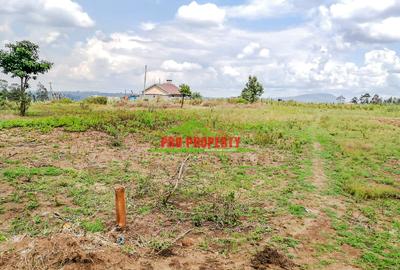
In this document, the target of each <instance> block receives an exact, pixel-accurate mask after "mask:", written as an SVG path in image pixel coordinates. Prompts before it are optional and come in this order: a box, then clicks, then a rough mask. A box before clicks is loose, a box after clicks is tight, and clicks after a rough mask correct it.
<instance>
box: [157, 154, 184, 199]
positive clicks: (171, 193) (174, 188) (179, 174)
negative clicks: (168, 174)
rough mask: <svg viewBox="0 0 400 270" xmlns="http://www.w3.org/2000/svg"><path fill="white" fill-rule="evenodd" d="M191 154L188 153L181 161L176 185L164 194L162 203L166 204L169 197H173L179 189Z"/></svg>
mask: <svg viewBox="0 0 400 270" xmlns="http://www.w3.org/2000/svg"><path fill="white" fill-rule="evenodd" d="M189 158H190V155H188V156H187V157H186V158H185V159H184V160H183V161H182V163H181V165H180V167H179V170H178V173H177V177H176V181H175V185H174V187H173V188H172V189H171V190H170V191H169V192H168V193H167V194H166V195H165V196H164V198H163V200H162V203H163V205H166V204H167V203H168V201H169V199H170V198H171V196H172V195H173V194H174V193H175V191H176V190H177V188H178V186H179V183H180V181H181V179H182V177H183V172H184V168H185V165H186V162H187V161H188V160H189Z"/></svg>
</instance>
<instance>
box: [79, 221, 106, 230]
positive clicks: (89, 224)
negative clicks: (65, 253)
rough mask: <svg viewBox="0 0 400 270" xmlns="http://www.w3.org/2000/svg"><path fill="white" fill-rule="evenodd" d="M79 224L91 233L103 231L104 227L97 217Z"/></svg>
mask: <svg viewBox="0 0 400 270" xmlns="http://www.w3.org/2000/svg"><path fill="white" fill-rule="evenodd" d="M81 226H82V228H83V229H84V230H85V231H87V232H91V233H97V232H103V231H104V229H105V228H104V224H103V222H102V221H101V220H99V219H96V220H95V221H83V222H82V223H81Z"/></svg>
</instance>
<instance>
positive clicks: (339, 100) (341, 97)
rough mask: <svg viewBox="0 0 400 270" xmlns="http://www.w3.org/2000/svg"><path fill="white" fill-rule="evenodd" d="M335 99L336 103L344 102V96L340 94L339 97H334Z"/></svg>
mask: <svg viewBox="0 0 400 270" xmlns="http://www.w3.org/2000/svg"><path fill="white" fill-rule="evenodd" d="M336 101H337V102H338V103H341V104H343V103H345V101H346V98H345V97H344V96H342V95H341V96H339V97H337V98H336Z"/></svg>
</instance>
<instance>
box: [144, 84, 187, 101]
mask: <svg viewBox="0 0 400 270" xmlns="http://www.w3.org/2000/svg"><path fill="white" fill-rule="evenodd" d="M143 97H144V98H158V97H161V98H174V97H182V95H181V93H180V92H179V88H178V87H177V86H176V85H175V84H173V83H172V80H167V82H165V83H159V84H153V85H152V86H150V87H149V88H147V89H146V90H144V92H143Z"/></svg>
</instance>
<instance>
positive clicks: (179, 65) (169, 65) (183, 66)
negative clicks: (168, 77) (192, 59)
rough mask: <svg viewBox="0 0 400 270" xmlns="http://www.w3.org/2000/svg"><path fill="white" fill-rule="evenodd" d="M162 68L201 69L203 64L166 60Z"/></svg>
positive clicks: (179, 69)
mask: <svg viewBox="0 0 400 270" xmlns="http://www.w3.org/2000/svg"><path fill="white" fill-rule="evenodd" d="M161 68H162V69H164V70H166V71H190V70H198V69H201V66H200V65H199V64H197V63H189V62H183V63H178V62H176V61H174V60H166V61H164V62H163V63H162V64H161Z"/></svg>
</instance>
